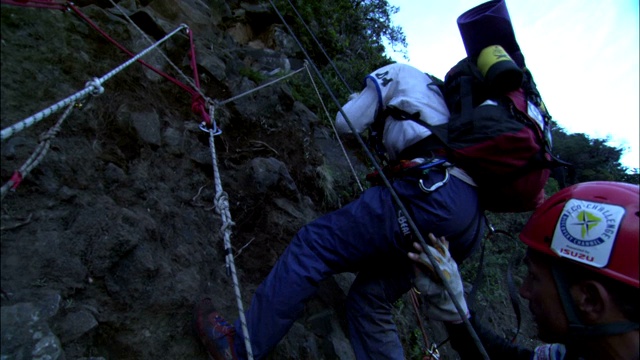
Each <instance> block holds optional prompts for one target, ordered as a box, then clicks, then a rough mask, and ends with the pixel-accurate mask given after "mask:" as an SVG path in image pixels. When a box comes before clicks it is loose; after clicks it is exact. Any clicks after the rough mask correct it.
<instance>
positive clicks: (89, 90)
mask: <svg viewBox="0 0 640 360" xmlns="http://www.w3.org/2000/svg"><path fill="white" fill-rule="evenodd" d="M183 28H187V29H188V26H187V25H185V24H182V25H180V26H179V27H178V28H177V29H175V30H173V31H172V32H171V33H169V34H168V35H167V36H165V37H163V38H162V39H160V40H159V41H158V42H156V43H155V44H153V45H152V46H150V47H148V48H146V49H145V50H143V51H142V52H140V53H139V54H138V55H136V56H134V57H132V58H131V59H129V60H128V61H127V62H125V63H123V64H121V65H120V66H118V67H116V68H115V69H113V70H111V71H110V72H108V73H106V74H105V75H104V76H102V77H101V78H93V80H91V81H89V82H87V84H86V87H85V89H84V90H81V91H78V92H77V93H75V94H73V95H71V96H69V97H68V98H66V99H64V100H62V101H59V102H58V103H56V104H54V105H52V106H50V107H49V108H47V109H44V110H42V111H40V112H39V113H37V114H35V115H32V116H30V117H28V118H26V119H24V120H22V121H20V122H18V123H16V124H13V125H11V126H9V127H8V128H6V129H2V132H1V133H0V140H5V139H7V138H9V137H11V136H12V135H14V134H16V133H18V132H20V131H22V130H24V129H26V128H27V127H29V126H31V125H33V124H35V123H37V122H39V121H41V120H42V119H44V118H46V117H48V116H49V115H51V114H53V113H55V112H57V111H58V110H60V109H62V108H63V107H65V106H67V105H70V104H73V103H75V102H77V101H78V100H80V99H83V98H84V97H86V96H88V95H90V94H91V95H99V94H101V93H102V92H103V91H104V89H103V88H102V83H104V82H105V81H107V80H109V79H110V78H111V77H113V76H114V75H115V74H117V73H119V72H120V71H122V70H123V69H124V68H126V67H127V66H129V65H131V64H132V63H134V62H135V61H137V60H138V59H139V58H141V57H142V56H144V55H146V54H147V53H148V52H149V51H151V50H152V49H153V48H155V47H157V46H158V45H160V44H161V43H163V42H165V41H166V40H167V39H169V38H170V37H172V36H173V35H175V34H176V33H177V32H178V31H180V30H182V29H183Z"/></svg>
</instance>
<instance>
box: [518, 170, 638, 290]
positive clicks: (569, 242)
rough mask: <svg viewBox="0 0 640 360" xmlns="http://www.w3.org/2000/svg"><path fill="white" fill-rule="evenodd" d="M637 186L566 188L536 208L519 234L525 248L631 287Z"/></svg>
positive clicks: (634, 277) (634, 281)
mask: <svg viewBox="0 0 640 360" xmlns="http://www.w3.org/2000/svg"><path fill="white" fill-rule="evenodd" d="M639 203H640V187H638V186H637V185H631V184H626V183H619V182H607V181H594V182H587V183H581V184H576V185H573V186H570V187H568V188H565V189H563V190H561V191H559V192H558V193H556V194H554V195H553V196H551V197H550V198H549V199H547V200H546V201H545V202H544V203H543V204H542V205H540V207H538V208H537V209H536V210H535V212H534V213H533V215H532V216H531V218H530V219H529V222H527V224H526V225H525V227H524V229H523V230H522V232H521V233H520V240H522V241H523V242H524V243H525V244H526V245H527V246H529V247H530V248H532V249H534V250H536V251H539V252H541V253H544V254H548V255H551V256H553V257H562V258H566V259H570V260H571V261H574V262H578V263H581V264H582V265H583V266H585V267H586V268H588V269H590V270H592V271H595V272H597V273H600V274H602V275H605V276H607V277H609V278H612V279H615V280H618V281H621V282H623V283H625V284H629V285H631V286H634V287H636V288H637V287H639V282H638V271H639V270H638V269H639V264H638V251H639V248H638V242H639V231H640V230H639V227H640V210H639V207H640V205H639Z"/></svg>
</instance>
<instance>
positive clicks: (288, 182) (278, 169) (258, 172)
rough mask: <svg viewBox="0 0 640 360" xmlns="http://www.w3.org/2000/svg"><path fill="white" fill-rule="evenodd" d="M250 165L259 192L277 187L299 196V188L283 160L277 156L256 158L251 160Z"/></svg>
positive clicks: (288, 193) (254, 183)
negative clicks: (276, 157)
mask: <svg viewBox="0 0 640 360" xmlns="http://www.w3.org/2000/svg"><path fill="white" fill-rule="evenodd" d="M250 166H251V173H252V178H253V185H254V186H255V188H256V190H257V192H259V193H265V192H267V191H268V190H269V189H273V188H276V189H278V190H282V191H283V192H285V193H286V194H287V195H293V196H296V197H297V195H298V188H297V187H296V184H295V182H294V181H293V178H291V175H290V174H289V171H288V170H287V167H286V166H285V165H284V163H283V162H282V161H280V160H278V159H275V158H255V159H253V160H251V163H250Z"/></svg>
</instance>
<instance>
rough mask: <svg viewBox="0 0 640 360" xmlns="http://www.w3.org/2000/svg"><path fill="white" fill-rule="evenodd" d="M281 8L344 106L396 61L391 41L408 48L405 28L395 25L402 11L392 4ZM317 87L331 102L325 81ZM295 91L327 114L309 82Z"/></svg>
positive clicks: (346, 2)
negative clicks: (367, 81) (376, 71)
mask: <svg viewBox="0 0 640 360" xmlns="http://www.w3.org/2000/svg"><path fill="white" fill-rule="evenodd" d="M275 4H276V6H277V7H278V8H279V9H280V11H281V12H283V14H284V17H285V20H286V21H287V22H288V23H289V25H291V27H292V30H293V32H294V35H295V36H296V37H297V38H298V40H299V41H300V43H301V44H302V45H303V47H304V48H305V50H306V51H307V52H308V54H309V57H310V58H311V60H312V62H313V63H314V64H315V65H316V66H317V68H318V70H319V71H320V73H321V74H322V76H323V77H324V78H325V79H326V81H327V83H328V86H329V88H330V89H331V91H332V92H333V94H335V96H336V98H337V100H338V101H342V102H343V101H344V100H346V99H347V97H348V95H349V94H350V93H351V92H353V91H358V90H360V87H361V83H362V79H363V78H364V76H365V75H367V74H368V73H370V72H371V71H373V70H374V69H377V68H379V67H381V66H384V65H387V64H390V63H391V62H392V61H391V59H390V58H389V57H387V56H386V55H385V46H384V42H385V41H386V42H388V43H389V44H391V45H392V46H394V47H396V48H400V49H404V48H406V46H407V43H406V37H405V35H404V33H403V31H402V29H401V28H400V27H399V26H394V25H393V24H392V23H391V15H393V14H395V13H396V12H398V8H397V7H393V6H391V5H389V3H388V1H387V0H327V1H304V0H291V4H293V6H295V9H294V8H292V7H291V4H290V2H289V0H278V1H276V2H275ZM296 11H297V13H296ZM298 14H299V15H300V17H298ZM300 18H301V19H302V20H301V19H300ZM314 38H315V39H317V42H318V43H319V44H320V45H321V46H322V48H321V47H320V46H319V45H318V43H316V41H315V40H314ZM332 63H333V65H335V68H336V69H337V70H338V73H336V71H335V69H334V67H333V65H332ZM316 83H317V84H319V87H320V91H321V96H322V98H323V99H331V97H330V96H329V93H328V91H327V89H325V88H324V87H322V86H321V82H320V81H316ZM294 87H295V89H294V93H295V94H296V96H297V97H298V100H301V101H303V102H304V103H305V104H309V107H310V108H311V110H314V111H316V112H317V110H322V109H321V108H320V106H319V104H318V100H317V95H316V94H315V91H313V89H311V88H310V87H309V86H308V84H307V83H300V84H297V85H295V84H294ZM328 108H329V113H330V114H332V115H333V114H335V113H336V112H337V110H338V105H337V104H334V103H331V102H329V103H328Z"/></svg>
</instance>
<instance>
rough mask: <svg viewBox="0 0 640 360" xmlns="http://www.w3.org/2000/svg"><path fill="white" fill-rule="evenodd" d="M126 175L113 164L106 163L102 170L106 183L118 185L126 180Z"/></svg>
mask: <svg viewBox="0 0 640 360" xmlns="http://www.w3.org/2000/svg"><path fill="white" fill-rule="evenodd" d="M126 177H127V175H126V174H125V173H124V170H122V169H121V168H119V167H118V166H117V165H115V164H113V163H108V164H107V167H106V168H105V169H104V178H105V180H106V181H107V182H108V183H112V184H113V183H119V182H122V181H124V179H126Z"/></svg>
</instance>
